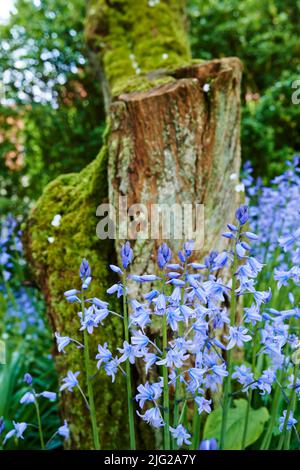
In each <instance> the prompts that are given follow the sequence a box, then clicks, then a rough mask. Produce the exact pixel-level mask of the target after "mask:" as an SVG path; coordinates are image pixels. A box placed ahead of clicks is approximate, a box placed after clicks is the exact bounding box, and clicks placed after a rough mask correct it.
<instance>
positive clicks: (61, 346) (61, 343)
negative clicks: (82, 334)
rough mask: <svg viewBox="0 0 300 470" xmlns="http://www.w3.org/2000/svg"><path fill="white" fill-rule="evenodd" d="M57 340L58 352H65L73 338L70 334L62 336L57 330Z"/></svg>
mask: <svg viewBox="0 0 300 470" xmlns="http://www.w3.org/2000/svg"><path fill="white" fill-rule="evenodd" d="M54 335H55V338H56V342H57V349H58V352H65V347H66V346H68V345H69V344H70V343H71V341H72V340H71V338H69V337H68V336H60V334H59V333H58V332H57V331H56V332H55V333H54Z"/></svg>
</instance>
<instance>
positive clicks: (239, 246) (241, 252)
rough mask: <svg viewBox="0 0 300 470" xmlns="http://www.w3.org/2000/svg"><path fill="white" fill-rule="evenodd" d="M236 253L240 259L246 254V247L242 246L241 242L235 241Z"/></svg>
mask: <svg viewBox="0 0 300 470" xmlns="http://www.w3.org/2000/svg"><path fill="white" fill-rule="evenodd" d="M236 253H237V255H238V257H239V258H240V259H243V258H244V257H245V255H246V249H245V248H244V247H243V245H242V244H241V243H237V245H236Z"/></svg>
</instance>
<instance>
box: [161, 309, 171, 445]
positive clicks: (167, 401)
mask: <svg viewBox="0 0 300 470" xmlns="http://www.w3.org/2000/svg"><path fill="white" fill-rule="evenodd" d="M162 330H163V353H164V358H165V357H166V355H167V346H168V332H167V316H166V314H165V315H164V316H163V325H162ZM163 378H164V397H163V403H164V405H163V408H164V422H165V426H164V446H165V450H170V399H169V384H168V380H169V378H168V367H167V366H166V365H165V366H163Z"/></svg>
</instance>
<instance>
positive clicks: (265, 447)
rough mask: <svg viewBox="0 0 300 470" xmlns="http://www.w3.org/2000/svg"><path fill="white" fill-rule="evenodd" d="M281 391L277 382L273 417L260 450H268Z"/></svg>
mask: <svg viewBox="0 0 300 470" xmlns="http://www.w3.org/2000/svg"><path fill="white" fill-rule="evenodd" d="M282 375H283V374H282V372H281V377H282ZM280 381H281V379H280ZM280 392H281V390H280V385H279V383H277V384H276V387H275V392H274V398H273V400H272V411H271V417H270V420H269V425H268V428H267V431H266V434H265V436H264V439H263V441H262V444H261V447H260V450H268V449H269V446H270V443H271V439H272V434H273V429H274V426H275V421H276V416H277V414H278V408H279V403H280Z"/></svg>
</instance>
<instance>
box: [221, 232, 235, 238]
mask: <svg viewBox="0 0 300 470" xmlns="http://www.w3.org/2000/svg"><path fill="white" fill-rule="evenodd" d="M222 237H224V238H229V239H232V238H235V235H234V234H233V233H232V232H223V233H222Z"/></svg>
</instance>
